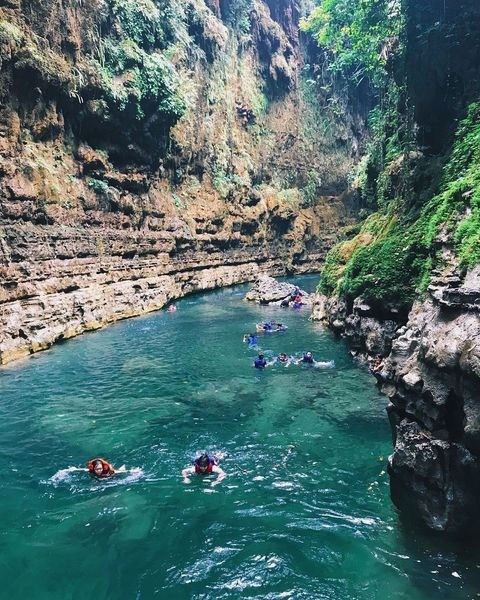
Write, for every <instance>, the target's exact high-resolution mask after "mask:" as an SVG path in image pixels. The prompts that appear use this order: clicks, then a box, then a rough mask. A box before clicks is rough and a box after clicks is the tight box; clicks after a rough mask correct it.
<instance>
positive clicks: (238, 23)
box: [224, 0, 253, 34]
mask: <svg viewBox="0 0 480 600" xmlns="http://www.w3.org/2000/svg"><path fill="white" fill-rule="evenodd" d="M252 10H253V0H229V2H228V3H226V10H225V13H226V14H225V15H224V18H225V20H226V22H227V23H229V24H230V25H232V26H233V27H235V28H236V29H237V30H238V31H239V32H240V33H243V34H248V33H250V28H251V23H250V13H251V12H252Z"/></svg>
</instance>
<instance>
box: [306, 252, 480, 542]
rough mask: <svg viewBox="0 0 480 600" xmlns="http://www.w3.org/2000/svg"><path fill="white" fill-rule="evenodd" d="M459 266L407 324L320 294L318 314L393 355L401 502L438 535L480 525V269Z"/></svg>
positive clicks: (396, 494)
mask: <svg viewBox="0 0 480 600" xmlns="http://www.w3.org/2000/svg"><path fill="white" fill-rule="evenodd" d="M450 265H451V266H450V269H449V270H448V272H447V273H443V274H437V276H436V277H434V278H433V280H432V283H431V285H430V288H429V293H428V295H427V297H426V298H425V299H423V300H422V301H418V302H416V303H415V304H414V306H413V308H412V310H411V312H410V314H409V317H408V321H407V322H406V323H402V321H397V320H394V319H383V320H382V319H378V318H375V317H373V316H371V315H372V311H371V309H370V308H369V307H368V306H365V305H364V303H363V302H362V300H361V299H360V298H359V299H357V300H356V301H355V303H354V305H353V307H352V308H351V310H350V311H349V310H348V308H347V306H346V305H345V303H343V302H342V301H340V300H339V299H338V298H325V297H323V296H317V297H316V299H315V302H314V308H313V315H314V318H316V319H319V320H323V321H325V322H326V323H328V324H329V325H330V327H332V328H333V329H334V330H336V331H338V332H339V333H342V334H343V335H345V337H346V338H347V339H348V341H349V342H350V344H351V345H352V347H353V348H355V349H357V350H359V351H363V352H366V353H368V354H381V355H382V356H384V357H385V361H384V366H383V369H382V371H381V372H380V377H379V379H380V381H381V387H382V390H383V391H384V392H385V394H386V395H387V396H388V397H389V400H390V404H389V406H388V407H387V412H388V416H389V419H390V423H391V425H392V433H393V439H394V444H395V448H394V452H393V454H392V456H391V457H390V458H389V468H388V470H389V474H390V480H391V490H392V498H393V500H394V502H395V504H397V506H399V507H400V508H401V509H404V510H405V511H406V512H408V513H409V514H413V515H417V516H419V517H420V518H421V519H422V520H423V521H424V522H425V523H426V524H427V525H428V526H429V527H430V528H432V529H436V530H439V531H447V532H451V533H459V532H462V533H464V532H468V531H470V532H472V531H474V530H475V529H478V528H479V527H480V517H479V514H478V505H479V503H480V312H479V308H480V307H479V304H478V300H477V299H478V297H479V294H480V268H476V269H474V270H472V271H471V272H469V273H468V274H467V276H466V277H465V278H464V279H462V278H461V277H459V276H458V275H456V274H455V272H454V271H455V268H454V265H453V264H452V263H450ZM377 312H378V311H377Z"/></svg>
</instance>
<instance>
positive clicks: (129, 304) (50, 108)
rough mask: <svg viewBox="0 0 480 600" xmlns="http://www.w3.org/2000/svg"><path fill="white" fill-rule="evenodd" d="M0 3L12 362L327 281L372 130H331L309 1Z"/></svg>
mask: <svg viewBox="0 0 480 600" xmlns="http://www.w3.org/2000/svg"><path fill="white" fill-rule="evenodd" d="M0 4H1V6H0V97H1V102H2V108H1V110H0V152H1V161H0V363H6V362H9V361H11V360H14V359H16V358H19V357H22V356H25V355H27V354H29V353H32V352H35V351H37V350H41V349H44V348H47V347H49V346H50V345H51V344H52V343H54V342H55V341H57V340H61V339H65V338H68V337H71V336H73V335H77V334H79V333H81V332H82V331H86V330H90V329H96V328H98V327H101V326H103V325H105V324H107V323H110V322H112V321H115V320H118V319H121V318H126V317H129V316H133V315H138V314H142V313H145V312H148V311H152V310H156V309H158V308H160V307H162V306H163V305H164V304H165V303H166V302H168V301H169V300H171V299H172V298H178V297H180V296H182V295H184V294H186V293H190V292H194V291H199V290H203V289H210V288H212V287H217V286H220V285H230V284H233V283H239V282H243V281H247V280H252V279H254V278H255V277H256V276H257V275H258V273H259V272H268V273H270V274H275V275H278V274H285V273H287V272H307V271H316V270H318V269H319V268H320V266H321V264H322V262H323V258H324V255H325V253H326V251H327V249H328V248H329V247H330V246H331V245H332V243H333V241H334V238H335V234H336V231H337V230H338V228H339V227H341V226H342V225H345V224H347V223H348V222H350V221H351V217H350V212H349V211H350V205H349V202H350V201H349V199H348V197H346V196H342V192H343V190H345V189H346V187H347V186H346V180H347V174H348V172H349V171H350V169H351V167H352V165H353V164H354V163H355V162H356V160H357V159H358V156H357V152H358V149H359V138H360V137H361V135H362V131H361V123H360V122H359V121H358V119H357V118H355V117H354V116H352V115H350V114H349V113H348V111H347V112H345V117H344V118H343V117H342V118H341V119H338V121H337V123H336V126H335V128H334V132H335V133H334V134H333V137H332V136H331V137H330V138H329V139H326V138H325V137H322V136H317V129H318V130H327V129H328V128H327V127H325V123H324V122H323V121H322V119H324V118H326V113H325V114H322V115H320V114H319V113H318V111H317V99H318V97H317V96H316V94H317V92H316V91H315V90H314V89H310V88H308V86H309V85H310V84H309V83H308V82H306V81H305V77H303V75H302V72H303V71H302V68H303V50H302V47H301V41H300V38H299V33H298V18H299V14H300V11H299V2H298V1H297V0H281V1H280V2H277V3H266V2H261V1H254V2H241V3H236V2H230V1H228V0H225V1H222V2H217V1H216V0H208V2H204V1H203V0H188V1H186V2H179V1H178V0H157V1H156V2H150V0H145V2H142V3H137V2H134V1H133V0H122V1H120V0H85V2H81V3H69V2H60V1H59V0H46V1H45V2H43V3H42V7H41V8H39V6H38V3H37V4H35V5H34V3H32V2H31V1H30V0H22V1H21V2H18V1H12V2H4V3H0ZM270 5H272V6H273V5H275V6H273V8H274V10H272V12H271V11H270ZM331 129H332V128H330V130H331Z"/></svg>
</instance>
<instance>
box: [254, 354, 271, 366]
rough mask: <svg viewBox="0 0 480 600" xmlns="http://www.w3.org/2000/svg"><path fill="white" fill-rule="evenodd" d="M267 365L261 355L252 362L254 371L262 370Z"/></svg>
mask: <svg viewBox="0 0 480 600" xmlns="http://www.w3.org/2000/svg"><path fill="white" fill-rule="evenodd" d="M267 365H268V363H267V361H266V360H265V356H264V355H263V354H259V355H258V358H256V359H255V360H254V361H253V366H254V367H255V368H256V369H264V368H265V367H266V366H267Z"/></svg>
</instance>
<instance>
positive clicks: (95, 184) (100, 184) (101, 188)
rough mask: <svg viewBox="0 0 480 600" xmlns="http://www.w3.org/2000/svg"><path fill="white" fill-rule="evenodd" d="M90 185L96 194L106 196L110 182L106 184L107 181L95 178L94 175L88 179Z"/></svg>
mask: <svg viewBox="0 0 480 600" xmlns="http://www.w3.org/2000/svg"><path fill="white" fill-rule="evenodd" d="M88 187H89V188H90V189H92V190H93V191H94V192H95V193H96V194H99V195H103V196H106V195H107V194H108V191H109V188H108V184H106V183H105V181H101V180H100V179H95V178H94V177H90V178H89V179H88Z"/></svg>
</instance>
